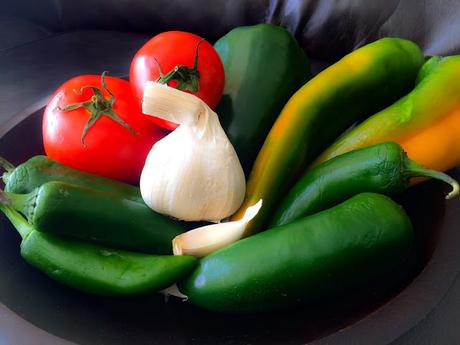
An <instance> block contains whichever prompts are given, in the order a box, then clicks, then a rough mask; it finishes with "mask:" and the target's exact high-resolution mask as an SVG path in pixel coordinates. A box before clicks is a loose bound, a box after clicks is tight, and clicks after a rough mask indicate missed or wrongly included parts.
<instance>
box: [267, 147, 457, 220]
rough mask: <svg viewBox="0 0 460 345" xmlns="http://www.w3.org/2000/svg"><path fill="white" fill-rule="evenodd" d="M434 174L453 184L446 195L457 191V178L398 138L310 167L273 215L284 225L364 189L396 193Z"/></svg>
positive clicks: (451, 194)
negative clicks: (423, 161) (430, 165)
mask: <svg viewBox="0 0 460 345" xmlns="http://www.w3.org/2000/svg"><path fill="white" fill-rule="evenodd" d="M416 176H425V177H434V178H436V179H439V180H442V181H445V182H447V183H449V184H451V185H452V188H453V190H452V192H451V193H449V195H448V196H447V198H451V197H453V196H455V195H457V194H458V191H459V186H458V183H457V181H455V180H454V179H452V178H451V177H449V176H448V175H446V174H444V173H442V172H438V171H434V170H431V169H426V168H424V167H422V166H421V165H420V164H418V163H416V162H415V161H413V160H410V159H409V158H408V157H407V155H406V153H405V152H404V151H403V150H402V148H401V147H400V146H399V145H398V144H397V143H395V142H386V143H382V144H377V145H373V146H369V147H365V148H362V149H359V150H355V151H351V152H348V153H345V154H343V155H340V156H337V157H335V158H333V159H331V160H329V161H326V162H325V163H323V164H321V165H318V166H317V167H315V168H314V169H313V170H309V171H307V172H306V173H305V174H304V175H303V176H302V177H301V178H300V180H299V181H297V183H296V184H295V185H294V187H292V189H291V190H290V191H289V193H288V194H287V196H286V197H285V198H284V200H283V201H282V202H281V203H280V206H279V207H278V209H277V212H276V213H275V216H274V218H273V219H272V222H271V225H272V226H276V225H283V224H287V223H290V222H292V221H294V220H296V219H298V218H301V217H305V216H308V215H310V214H313V213H316V212H319V211H322V210H325V209H327V208H329V207H332V206H334V205H337V204H338V203H340V202H342V201H345V200H346V199H348V198H350V197H352V196H353V195H356V194H359V193H363V192H376V193H382V194H387V195H395V194H397V193H400V192H402V191H403V190H405V189H406V188H408V187H409V180H410V178H411V177H416Z"/></svg>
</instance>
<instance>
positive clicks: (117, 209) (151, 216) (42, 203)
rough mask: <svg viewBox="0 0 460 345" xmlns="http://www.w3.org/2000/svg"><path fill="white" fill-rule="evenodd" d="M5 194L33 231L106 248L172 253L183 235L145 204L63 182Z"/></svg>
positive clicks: (176, 226)
mask: <svg viewBox="0 0 460 345" xmlns="http://www.w3.org/2000/svg"><path fill="white" fill-rule="evenodd" d="M7 195H8V196H9V197H10V199H11V200H12V206H13V207H14V208H15V209H16V210H19V211H20V212H22V213H23V214H24V215H25V216H26V218H27V219H28V221H29V222H30V223H31V224H32V225H33V226H34V227H35V228H36V229H38V230H40V231H42V232H47V233H53V234H59V235H64V236H69V237H74V238H78V239H81V240H85V241H90V242H94V243H99V244H103V245H106V246H109V247H114V248H121V249H126V250H133V251H140V252H146V253H152V254H172V245H171V242H172V240H173V239H174V237H176V236H177V235H179V234H180V233H182V232H183V231H184V230H183V229H182V228H181V227H179V226H178V225H176V224H175V223H172V222H170V221H169V219H167V218H165V217H164V216H162V215H159V214H157V213H155V212H153V211H152V210H151V209H150V208H149V207H147V206H146V205H145V204H144V203H140V202H137V201H133V200H130V199H127V198H125V197H123V196H122V195H120V194H116V193H109V192H102V191H98V190H95V189H91V188H87V187H81V186H77V185H72V184H68V183H64V182H59V181H53V182H47V183H45V184H43V185H41V186H40V187H39V188H37V189H36V190H34V191H33V192H31V193H29V194H11V193H7Z"/></svg>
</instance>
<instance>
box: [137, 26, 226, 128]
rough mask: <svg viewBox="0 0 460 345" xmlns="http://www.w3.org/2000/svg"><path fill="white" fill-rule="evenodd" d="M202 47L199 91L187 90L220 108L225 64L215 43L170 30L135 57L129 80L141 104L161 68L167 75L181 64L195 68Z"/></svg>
mask: <svg viewBox="0 0 460 345" xmlns="http://www.w3.org/2000/svg"><path fill="white" fill-rule="evenodd" d="M200 42H201V43H200ZM198 44H199V48H198V72H199V90H198V91H197V92H190V91H187V90H184V91H186V92H190V93H193V94H194V95H196V96H197V97H199V98H201V99H202V100H203V101H204V102H206V103H207V104H208V105H209V106H210V107H211V108H213V109H214V108H215V107H216V106H217V104H218V103H219V101H220V98H221V97H222V92H223V89H224V81H225V77H224V66H223V65H222V61H221V60H220V57H219V55H218V54H217V52H216V50H215V49H214V47H213V46H212V45H211V44H209V43H208V42H207V41H203V39H202V38H201V37H199V36H197V35H194V34H191V33H188V32H182V31H167V32H163V33H161V34H159V35H156V36H155V37H153V38H152V39H151V40H150V41H148V42H147V43H146V44H145V45H144V46H143V47H142V48H141V49H139V51H138V52H137V53H136V55H135V56H134V58H133V61H132V62H131V70H130V73H129V79H130V82H131V87H132V88H133V93H134V95H135V96H136V98H137V100H138V102H139V104H141V103H142V96H143V94H144V88H145V84H146V82H147V81H149V80H157V79H158V78H159V77H160V72H159V69H158V67H159V66H160V68H161V71H162V72H163V74H165V75H166V74H167V73H168V72H170V71H172V70H173V69H174V68H175V67H176V66H179V65H182V66H186V67H188V68H192V67H193V65H194V61H195V55H196V50H197V45H198ZM177 84H178V83H177V81H175V80H174V81H170V82H169V83H168V85H169V86H172V87H176V86H177ZM149 118H151V120H152V121H154V122H155V123H157V124H159V125H160V126H162V127H165V128H168V129H174V128H176V127H177V125H176V124H174V123H171V122H168V121H165V120H162V119H159V118H155V117H152V116H149Z"/></svg>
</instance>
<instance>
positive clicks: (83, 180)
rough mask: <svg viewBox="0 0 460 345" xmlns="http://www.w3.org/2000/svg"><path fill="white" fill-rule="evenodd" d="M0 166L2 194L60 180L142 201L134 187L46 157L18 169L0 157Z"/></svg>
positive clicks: (31, 159) (28, 190)
mask: <svg viewBox="0 0 460 345" xmlns="http://www.w3.org/2000/svg"><path fill="white" fill-rule="evenodd" d="M0 166H1V167H3V168H4V169H5V170H6V172H5V173H4V174H3V176H2V178H3V182H4V183H5V192H11V193H17V194H26V193H30V192H32V191H33V190H34V189H35V188H37V187H40V186H41V185H42V184H44V183H46V182H50V181H62V182H68V183H71V184H75V185H79V186H84V187H89V188H94V189H97V190H102V191H106V192H114V193H120V194H122V195H123V196H124V197H125V198H128V199H132V200H139V201H141V202H143V201H142V196H141V192H140V190H139V188H137V187H134V186H132V185H129V184H126V183H123V182H119V181H115V180H111V179H109V178H106V177H102V176H98V175H94V174H90V173H87V172H84V171H80V170H76V169H72V168H70V167H68V166H67V165H64V164H61V163H59V162H57V161H55V160H54V159H51V158H48V157H46V156H34V157H32V158H30V159H28V160H27V161H25V162H24V163H22V164H20V165H18V166H17V167H15V166H13V164H11V163H10V162H8V161H7V160H6V159H4V158H1V157H0Z"/></svg>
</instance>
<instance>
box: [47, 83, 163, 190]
mask: <svg viewBox="0 0 460 345" xmlns="http://www.w3.org/2000/svg"><path fill="white" fill-rule="evenodd" d="M105 82H106V84H107V87H108V89H109V90H110V91H111V92H112V93H113V94H114V95H115V97H116V100H115V103H114V106H113V109H114V111H115V112H116V113H117V115H118V116H119V117H120V118H121V119H123V120H124V121H125V122H126V123H128V124H129V125H130V126H131V127H132V128H133V129H134V131H135V133H136V136H134V135H133V134H132V133H131V132H130V131H129V130H128V129H127V128H125V127H123V126H122V125H121V124H119V123H117V122H115V121H114V120H112V119H111V118H109V117H107V116H102V117H101V118H99V120H97V121H96V123H95V124H94V125H93V126H92V127H91V128H90V129H89V130H88V132H87V134H86V136H85V138H84V144H82V141H81V136H82V133H83V129H84V127H85V125H86V123H87V122H88V120H89V118H90V113H89V111H88V110H86V109H85V108H79V109H75V110H70V111H62V110H60V109H59V108H64V107H66V106H68V105H71V104H74V103H79V102H84V101H88V100H90V99H91V97H92V96H93V91H92V90H91V89H85V90H83V92H82V93H81V94H79V93H78V91H79V90H80V88H81V87H83V86H88V85H89V86H95V87H97V88H99V89H101V90H102V92H103V95H104V97H106V98H109V94H108V93H107V92H106V91H105V90H103V89H102V85H101V76H98V75H82V76H78V77H75V78H73V79H70V80H68V81H67V82H65V83H64V84H63V85H61V86H60V87H59V88H58V89H57V90H56V92H55V93H54V94H53V96H52V97H51V100H50V101H49V103H48V105H47V107H46V109H45V112H44V115H43V127H42V132H43V144H44V148H45V152H46V154H47V155H48V156H49V157H51V158H53V159H56V160H57V161H59V162H61V163H63V164H66V165H68V166H70V167H73V168H75V169H79V170H83V171H87V172H90V173H94V174H97V175H101V176H105V177H109V178H112V179H115V180H120V181H123V182H127V183H131V184H138V183H139V178H140V174H141V171H142V168H143V166H144V163H145V159H146V157H147V154H148V153H149V151H150V149H151V148H152V146H153V144H154V143H155V142H156V141H158V140H159V139H161V138H162V137H164V136H165V135H166V132H165V130H164V129H162V128H160V127H158V126H156V125H155V124H153V123H152V122H151V121H148V120H147V119H146V118H145V115H142V113H141V110H140V107H139V104H138V103H137V102H136V100H135V99H134V96H133V95H132V93H131V87H130V85H129V83H128V82H127V81H125V80H122V79H119V78H113V77H105ZM75 91H77V92H75Z"/></svg>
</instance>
